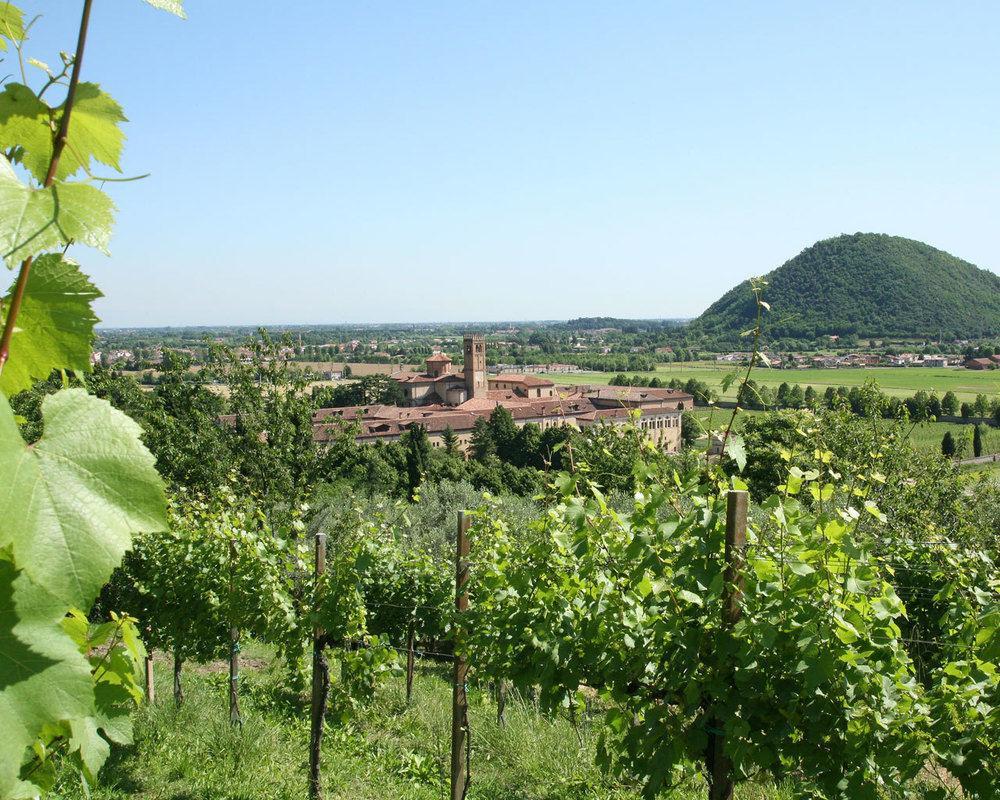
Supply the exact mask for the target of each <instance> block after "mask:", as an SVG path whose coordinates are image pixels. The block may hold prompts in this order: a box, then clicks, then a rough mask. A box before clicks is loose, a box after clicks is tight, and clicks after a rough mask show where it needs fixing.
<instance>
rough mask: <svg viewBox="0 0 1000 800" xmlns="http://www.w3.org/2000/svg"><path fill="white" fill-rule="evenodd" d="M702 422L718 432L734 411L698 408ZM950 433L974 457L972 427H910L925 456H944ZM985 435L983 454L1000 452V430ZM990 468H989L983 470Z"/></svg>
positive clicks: (986, 431)
mask: <svg viewBox="0 0 1000 800" xmlns="http://www.w3.org/2000/svg"><path fill="white" fill-rule="evenodd" d="M694 413H695V415H696V416H697V417H698V419H700V420H701V423H702V424H703V425H704V426H705V427H706V428H712V429H713V430H718V429H719V428H723V427H725V426H726V424H727V423H728V422H729V417H730V415H731V414H732V409H728V408H714V409H713V408H698V409H697V410H696V411H695V412H694ZM761 413H763V412H761V411H740V415H744V414H761ZM946 431H951V435H952V436H953V437H954V438H955V442H956V443H957V444H958V446H959V448H960V450H959V456H960V457H961V458H971V457H972V431H973V426H972V425H962V424H960V423H957V422H921V423H919V424H917V425H913V426H912V427H911V428H910V441H911V442H913V446H914V447H915V448H916V449H917V450H919V451H920V452H922V453H940V452H941V439H942V438H944V434H945V432H946ZM982 432H983V455H992V454H993V453H1000V428H992V427H989V426H986V425H984V426H983V428H982ZM983 468H987V467H985V466H984V467H983Z"/></svg>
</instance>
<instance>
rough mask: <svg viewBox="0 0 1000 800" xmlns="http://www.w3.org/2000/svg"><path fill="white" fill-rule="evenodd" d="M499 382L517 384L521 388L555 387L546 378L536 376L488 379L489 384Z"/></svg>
mask: <svg viewBox="0 0 1000 800" xmlns="http://www.w3.org/2000/svg"><path fill="white" fill-rule="evenodd" d="M501 381H506V382H508V383H519V384H521V385H522V386H555V383H554V382H552V381H550V380H549V379H548V378H539V377H538V376H537V375H497V376H495V377H491V378H490V383H494V382H501Z"/></svg>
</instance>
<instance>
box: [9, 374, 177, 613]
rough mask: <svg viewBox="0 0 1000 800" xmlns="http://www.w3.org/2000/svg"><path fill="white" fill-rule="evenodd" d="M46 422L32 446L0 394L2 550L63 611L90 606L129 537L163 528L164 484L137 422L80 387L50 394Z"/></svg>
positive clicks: (44, 406)
mask: <svg viewBox="0 0 1000 800" xmlns="http://www.w3.org/2000/svg"><path fill="white" fill-rule="evenodd" d="M42 423H43V425H44V429H43V433H42V437H41V439H39V440H38V441H37V442H36V443H35V444H34V445H32V446H30V447H29V446H28V445H26V444H25V443H24V440H23V439H22V438H21V434H20V432H19V431H18V428H17V423H16V422H15V421H14V415H13V413H12V411H11V408H10V404H9V403H8V402H7V399H6V397H4V396H3V395H0V547H6V546H8V545H12V546H13V552H14V560H15V563H17V564H18V566H19V567H20V568H22V569H23V570H24V571H25V572H27V573H28V575H29V576H30V577H31V578H32V579H33V580H34V581H36V582H38V583H40V584H41V585H43V586H45V587H46V589H48V590H49V591H50V592H51V593H52V594H54V595H55V596H56V597H58V598H59V599H60V600H62V601H63V602H65V603H66V604H67V605H69V606H76V607H79V608H90V604H91V602H92V601H93V599H94V597H95V596H96V595H97V592H98V591H99V590H100V588H101V586H103V585H104V583H105V582H106V581H107V580H108V578H109V577H110V576H111V572H112V570H114V568H115V567H117V566H118V564H119V563H120V562H121V558H122V556H123V555H124V553H125V551H126V550H127V549H128V548H129V546H130V543H131V537H132V534H134V533H140V532H152V531H159V530H164V529H165V527H166V520H165V515H166V505H165V499H164V494H163V484H162V482H161V480H160V476H159V475H157V473H156V469H155V468H154V466H153V456H152V455H151V454H150V453H149V451H148V450H147V449H146V448H145V446H144V445H143V444H142V443H141V442H140V441H139V434H140V429H139V426H138V425H137V424H136V423H135V422H133V421H132V420H131V419H129V418H128V417H127V416H125V414H123V413H121V412H120V411H117V410H116V409H114V408H112V407H111V405H110V404H109V403H107V402H105V401H103V400H98V399H97V398H96V397H92V396H90V395H88V394H87V393H86V392H85V391H84V390H83V389H65V390H63V391H61V392H57V393H56V394H53V395H49V396H48V397H46V398H45V400H44V402H43V403H42Z"/></svg>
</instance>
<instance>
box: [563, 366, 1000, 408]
mask: <svg viewBox="0 0 1000 800" xmlns="http://www.w3.org/2000/svg"><path fill="white" fill-rule="evenodd" d="M734 370H739V367H738V366H734V365H732V364H726V365H722V364H718V363H715V362H708V361H696V362H682V363H678V364H663V365H660V366H659V367H658V368H657V369H656V370H655V371H654V372H644V373H642V375H643V377H647V378H651V377H653V376H654V375H656V376H657V377H658V378H660V380H670V379H671V378H680V379H681V380H685V381H686V380H688V379H689V378H697V379H698V380H700V381H705V382H706V383H708V384H709V385H710V386H712V387H713V388H715V389H718V388H719V385H720V384H721V383H722V379H723V377H724V376H725V375H727V374H729V373H730V372H733V371H734ZM616 374H617V373H614V372H581V373H568V374H550V375H545V376H544V377H547V378H549V379H550V380H552V381H555V382H556V383H562V384H580V383H596V384H606V383H608V381H610V380H611V379H612V378H613V377H614V376H615V375H616ZM743 374H744V373H743V371H740V376H741V377H742V375H743ZM753 378H754V380H756V381H757V382H758V383H762V384H768V385H770V386H773V387H777V386H779V385H780V384H781V383H783V382H787V383H789V384H796V383H798V384H800V385H801V386H802V387H803V388H805V387H806V386H812V387H814V388H815V389H816V391H818V392H820V393H822V392H823V391H825V390H826V387H827V386H834V387H836V386H847V387H851V386H860V385H861V384H863V383H864V382H865V381H868V380H873V381H875V382H876V383H877V384H878V386H879V387H880V388H881V389H882V390H883V391H884V392H886V393H887V394H892V395H897V396H899V397H908V396H910V395H912V394H915V393H916V392H917V391H918V390H920V389H923V390H925V391H927V392H937V394H938V395H942V396H943V395H944V393H945V392H947V391H952V392H954V393H955V394H956V396H957V397H958V399H959V401H960V402H965V401H969V402H971V401H973V400H975V399H976V395H977V394H985V395H987V396H988V397H995V396H996V395H997V394H1000V371H995V370H983V371H975V370H968V369H963V368H961V367H945V368H941V369H931V368H927V367H874V368H872V369H796V370H774V369H767V368H764V367H758V368H756V369H754V371H753ZM737 385H738V384H734V385H733V386H732V387H731V388H730V390H729V392H728V393H726V394H725V395H724V397H725V398H726V399H730V400H732V399H735V397H736V394H735V393H736V388H737Z"/></svg>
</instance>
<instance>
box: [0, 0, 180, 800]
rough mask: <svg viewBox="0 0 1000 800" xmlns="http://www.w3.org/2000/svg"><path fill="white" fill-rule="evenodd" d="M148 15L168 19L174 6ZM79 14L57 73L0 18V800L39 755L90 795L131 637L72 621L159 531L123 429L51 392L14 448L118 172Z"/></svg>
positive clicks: (83, 318)
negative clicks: (1, 76) (83, 251)
mask: <svg viewBox="0 0 1000 800" xmlns="http://www.w3.org/2000/svg"><path fill="white" fill-rule="evenodd" d="M149 2H150V4H151V5H153V6H157V7H160V8H163V9H165V10H167V11H170V12H172V13H174V14H178V15H182V9H181V4H180V2H179V0H149ZM92 4H93V0H84V1H83V3H82V14H81V17H80V25H79V33H78V37H77V43H76V48H75V51H74V52H72V53H66V54H63V55H62V56H61V60H62V63H61V65H58V66H57V67H49V66H48V65H47V64H45V63H44V62H42V61H40V60H38V59H36V58H30V57H28V55H27V53H26V47H27V44H28V42H29V34H30V32H31V29H32V27H33V26H34V25H35V24H37V23H38V21H39V19H40V18H39V17H36V18H34V19H32V20H30V21H26V19H27V18H26V17H25V15H24V13H23V12H22V11H21V9H19V8H17V7H16V6H14V5H12V4H11V3H3V4H2V5H0V50H2V51H4V53H5V54H6V57H7V59H8V60H9V59H10V58H11V57H12V56H13V57H14V58H16V63H17V65H18V66H17V76H16V78H14V77H8V78H7V79H5V81H4V82H3V91H2V92H0V151H2V156H0V253H2V257H3V260H4V262H5V263H6V265H7V267H8V268H10V269H11V270H16V278H15V279H14V281H13V285H12V286H11V288H10V290H9V291H8V292H7V294H6V295H5V296H4V297H3V298H2V300H0V327H2V334H0V731H2V735H0V798H7V797H35V796H38V795H39V794H40V793H42V792H44V791H45V790H46V788H47V787H48V786H49V784H50V782H51V780H52V776H53V770H52V761H51V756H52V754H53V753H55V752H60V753H62V754H63V755H64V757H65V758H67V759H69V760H70V761H71V762H73V763H76V764H77V766H78V768H79V770H80V773H81V775H82V776H83V778H84V779H86V780H92V779H93V777H94V775H96V773H97V771H98V770H99V769H100V767H101V764H102V763H103V762H104V760H105V758H106V757H107V755H108V753H109V742H125V741H128V738H129V727H128V713H127V712H128V709H129V708H130V707H131V705H132V704H134V703H135V702H136V700H137V699H138V697H139V692H138V689H137V687H136V684H135V682H134V680H133V679H132V675H133V667H134V661H135V660H137V659H138V658H140V657H141V655H142V646H141V644H140V643H139V642H138V639H137V638H136V633H135V628H134V620H131V619H130V618H127V617H114V618H112V621H111V622H110V623H106V624H105V625H99V626H91V625H89V624H88V623H87V620H86V612H87V611H88V610H89V609H90V607H91V604H92V603H93V601H94V599H95V597H96V596H97V594H98V592H99V591H100V590H101V587H102V586H103V585H104V584H105V583H106V582H107V580H108V578H109V577H110V575H111V573H112V571H113V570H114V569H115V567H117V566H118V565H119V563H120V562H121V560H122V557H123V555H124V554H125V552H126V551H127V550H128V549H129V547H130V544H131V540H132V537H133V535H135V534H137V533H141V532H146V531H156V530H162V529H163V528H164V527H165V525H166V520H165V511H166V507H165V500H164V493H163V487H162V484H161V481H160V478H159V476H158V475H157V473H156V470H155V469H154V465H153V458H152V456H151V455H150V454H149V452H148V451H147V450H146V448H145V447H144V446H143V445H142V443H141V442H140V440H139V433H140V431H139V427H138V425H136V424H135V423H134V422H133V421H132V420H130V419H129V418H128V417H126V416H125V415H124V414H122V413H120V412H118V411H116V410H115V409H113V408H112V407H111V406H110V405H109V404H108V403H106V402H104V401H101V400H98V399H96V398H94V397H92V396H90V395H88V394H87V392H86V391H84V390H83V389H80V388H64V389H63V390H62V391H59V392H57V393H56V394H53V395H51V396H49V397H47V398H46V400H45V402H44V404H43V406H42V419H43V425H44V428H43V432H42V436H41V438H39V439H38V440H37V441H35V442H33V443H32V444H30V445H29V444H28V443H27V442H26V441H25V440H24V438H23V437H22V435H21V431H20V429H19V424H18V423H19V420H18V419H17V418H16V417H15V415H14V413H13V411H12V410H11V406H10V403H9V398H10V397H12V396H13V395H14V394H16V393H18V392H20V391H22V390H24V389H27V388H29V387H30V386H31V384H32V383H33V382H34V381H36V380H39V379H44V378H47V377H48V376H49V375H50V374H51V373H52V372H53V371H54V370H61V371H62V372H63V374H64V375H65V374H66V373H67V372H73V373H77V374H83V373H85V372H87V371H88V370H89V368H90V354H91V341H92V336H93V327H94V324H95V323H96V322H97V318H96V317H95V315H94V313H93V310H92V308H91V303H92V302H93V301H94V300H95V299H96V298H98V297H100V296H101V294H100V292H99V291H98V289H97V288H96V287H95V286H94V285H93V283H91V281H90V279H89V278H88V277H87V276H86V275H85V274H84V273H83V272H82V271H81V270H80V267H79V265H78V264H77V263H76V262H75V261H74V260H72V259H71V258H69V257H68V255H67V253H68V250H69V247H70V245H73V244H81V245H86V246H88V247H91V248H94V249H97V250H100V251H102V252H106V251H107V248H108V243H109V241H110V238H111V233H112V227H113V223H114V204H113V203H112V201H111V198H110V197H109V196H108V195H107V194H106V193H105V192H104V191H103V189H102V188H101V185H103V183H104V182H105V181H108V180H115V178H113V177H110V178H109V177H108V176H105V175H99V174H95V173H98V172H100V171H101V170H103V169H104V168H108V169H110V170H114V171H116V172H119V173H120V172H121V167H120V158H121V152H122V147H123V143H124V138H125V137H124V134H123V131H122V128H121V125H122V123H123V122H125V115H124V113H123V111H122V109H121V107H120V106H119V105H118V103H117V102H116V101H115V100H114V99H113V98H112V97H111V96H110V95H108V94H107V93H106V92H105V91H104V90H103V89H102V88H101V87H100V86H99V85H98V84H97V83H92V82H86V81H83V80H82V68H83V63H84V52H85V49H86V43H87V34H88V28H89V25H90V13H91V6H92ZM62 8H63V7H62V6H61V5H60V6H59V10H60V11H62ZM29 70H31V71H32V74H31V75H30V76H29ZM5 71H6V70H5Z"/></svg>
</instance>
